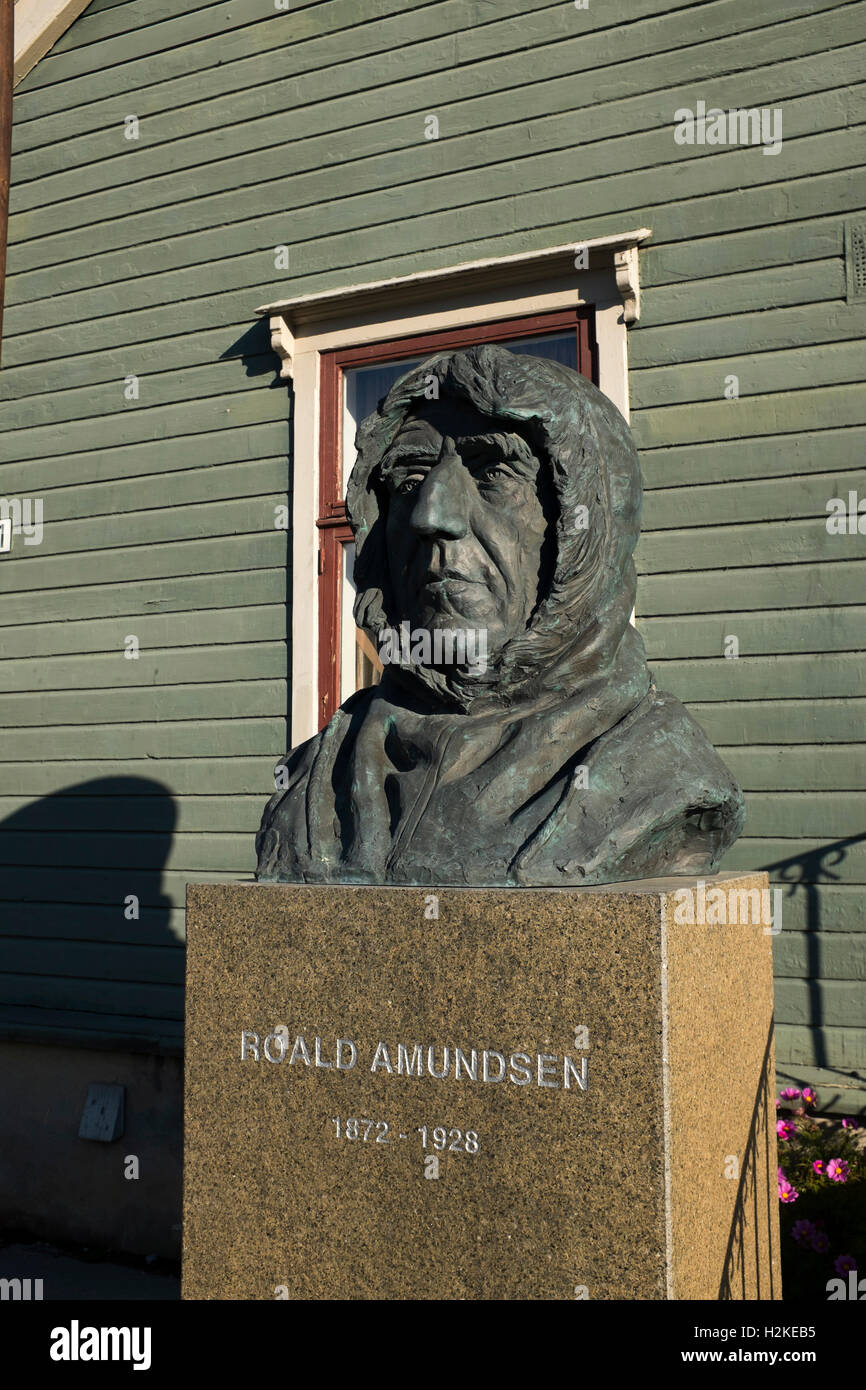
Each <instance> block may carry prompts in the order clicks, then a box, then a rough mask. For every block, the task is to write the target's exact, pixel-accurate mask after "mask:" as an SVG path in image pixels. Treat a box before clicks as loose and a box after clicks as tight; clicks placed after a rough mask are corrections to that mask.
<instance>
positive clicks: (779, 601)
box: [636, 484, 866, 695]
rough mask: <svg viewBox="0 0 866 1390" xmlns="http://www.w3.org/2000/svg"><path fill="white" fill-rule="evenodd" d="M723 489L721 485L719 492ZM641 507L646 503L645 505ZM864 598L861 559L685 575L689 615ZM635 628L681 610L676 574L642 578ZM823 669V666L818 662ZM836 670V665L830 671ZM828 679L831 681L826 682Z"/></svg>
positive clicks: (842, 692) (865, 565)
mask: <svg viewBox="0 0 866 1390" xmlns="http://www.w3.org/2000/svg"><path fill="white" fill-rule="evenodd" d="M721 487H722V485H721V484H720V489H719V490H721ZM645 505H646V500H645ZM864 594H866V560H850V561H848V560H842V559H836V560H834V561H833V562H832V563H829V562H825V563H823V564H816V565H810V564H803V565H794V566H790V565H789V566H788V567H787V568H786V569H785V570H778V569H773V568H772V567H771V566H767V565H761V566H757V565H756V566H748V567H746V568H744V569H736V570H728V572H727V573H726V575H725V579H724V583H720V582H719V576H718V574H716V573H714V572H713V571H712V570H711V571H709V572H708V573H706V574H700V573H695V572H693V573H692V574H690V575H689V607H690V608H691V610H692V612H697V613H717V612H732V613H736V612H748V611H749V610H752V611H754V610H758V609H767V608H812V607H814V608H821V607H836V606H838V605H845V604H849V603H861V602H862V600H863V595H864ZM636 608H637V615H638V623H639V625H640V622H641V620H642V619H644V618H654V617H663V616H665V615H666V614H669V613H680V612H682V609H683V586H682V581H681V580H680V578H679V577H678V576H676V575H670V574H644V575H641V579H640V583H639V585H638V591H637V602H636ZM822 666H823V663H822ZM833 669H834V670H836V671H838V669H839V668H838V663H837V665H836V667H834V668H833ZM831 679H832V678H831ZM826 693H827V694H828V695H853V694H855V693H856V692H855V691H853V690H850V691H847V690H828V691H827V692H826Z"/></svg>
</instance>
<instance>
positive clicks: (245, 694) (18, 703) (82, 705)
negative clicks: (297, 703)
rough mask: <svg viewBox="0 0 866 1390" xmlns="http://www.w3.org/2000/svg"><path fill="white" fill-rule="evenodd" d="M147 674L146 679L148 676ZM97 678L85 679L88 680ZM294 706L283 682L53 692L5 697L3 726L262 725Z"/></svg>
mask: <svg viewBox="0 0 866 1390" xmlns="http://www.w3.org/2000/svg"><path fill="white" fill-rule="evenodd" d="M147 674H148V673H147V671H146V670H145V671H144V672H142V675H147ZM90 679H92V677H89V676H85V680H90ZM287 703H288V693H287V683H286V681H285V679H282V680H271V681H264V680H261V681H260V680H243V679H242V680H235V681H228V680H226V681H223V682H220V683H219V684H206V683H204V682H199V683H197V684H195V685H170V686H162V685H158V684H156V683H154V684H153V685H151V686H144V687H141V686H137V687H134V688H132V689H129V690H99V689H97V688H95V687H88V686H85V687H84V689H83V690H78V691H65V690H53V691H48V692H39V693H37V694H33V693H29V694H26V695H0V721H2V723H4V724H5V725H6V727H7V728H18V729H27V728H31V727H33V726H39V725H46V724H48V725H51V726H52V727H54V728H58V727H61V726H63V727H71V726H74V725H77V724H86V725H91V724H95V723H99V724H106V725H107V724H130V723H141V722H143V721H145V720H148V719H153V720H155V719H166V720H172V719H194V718H196V717H199V718H201V719H256V718H266V717H268V716H275V717H279V716H280V715H281V714H282V713H283V712H284V710H285V709H286V706H287Z"/></svg>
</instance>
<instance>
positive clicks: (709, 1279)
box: [183, 875, 781, 1300]
mask: <svg viewBox="0 0 866 1390" xmlns="http://www.w3.org/2000/svg"><path fill="white" fill-rule="evenodd" d="M711 885H712V886H714V887H721V889H722V890H723V894H722V897H723V898H725V899H726V901H727V906H726V907H725V921H724V922H720V921H719V920H718V919H719V915H720V914H719V911H718V910H716V912H715V913H706V912H704V913H703V916H705V917H710V918H711V919H713V920H711V921H702V920H701V917H702V912H701V906H702V905H703V904H705V903H706V890H704V898H703V899H702V898H701V891H702V890H701V889H700V887H699V885H698V884H697V882H696V881H695V880H685V879H676V880H661V879H656V880H652V881H647V882H641V883H629V884H615V885H611V886H610V887H609V888H602V889H558V890H557V889H511V890H509V889H459V888H441V889H436V890H434V889H426V888H378V887H376V888H374V887H359V888H351V887H305V886H294V885H286V886H283V885H258V884H243V883H238V884H218V885H217V884H192V885H190V887H189V891H188V912H187V931H188V976H187V1022H186V1137H185V1165H184V1265H183V1296H184V1297H185V1298H187V1299H274V1298H289V1299H311V1300H315V1299H393V1300H404V1299H447V1300H451V1299H466V1300H499V1299H508V1300H510V1299H514V1300H522V1299H569V1300H571V1299H575V1298H577V1299H584V1298H589V1299H670V1298H673V1299H690V1298H706V1299H719V1298H746V1299H754V1298H761V1299H766V1298H779V1297H780V1296H781V1285H780V1275H779V1255H778V1202H777V1195H776V1163H777V1160H776V1144H775V1125H774V1122H775V1110H774V1104H773V1046H772V1005H773V999H772V964H771V953H770V944H771V936H770V934H769V931H768V928H769V925H770V923H769V920H768V918H767V915H766V899H764V900H763V909H764V910H763V913H761V912H760V910H756V906H755V905H756V903H758V902H759V901H760V897H761V892H760V890H762V889H765V888H766V876H765V875H752V876H748V877H743V876H736V875H720V876H718V877H716V878H715V879H711V880H708V881H707V888H709V887H710V886H711ZM684 888H685V889H689V890H693V893H694V898H693V901H694V903H695V905H696V907H697V911H695V912H694V913H693V914H692V915H693V916H695V917H697V918H698V920H697V921H694V922H689V921H688V915H689V914H688V910H687V900H686V899H685V898H683V896H682V892H681V891H679V896H677V897H675V896H674V895H675V894H676V893H677V892H678V890H683V889H684ZM719 901H721V898H720V899H719ZM683 903H686V910H685V911H683V910H682V904H683ZM731 904H734V905H735V906H734V907H731ZM747 905H749V910H748V911H747V912H746V906H747ZM756 911H757V916H756ZM744 912H746V915H747V916H748V917H749V921H748V922H746V923H745V924H743V922H742V917H743V915H744ZM731 916H735V917H736V918H737V920H736V923H733V922H732V921H731V920H730V918H731Z"/></svg>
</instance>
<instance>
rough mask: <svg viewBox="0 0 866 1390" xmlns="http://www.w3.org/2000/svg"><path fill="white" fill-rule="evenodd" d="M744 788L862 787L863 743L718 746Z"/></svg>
mask: <svg viewBox="0 0 866 1390" xmlns="http://www.w3.org/2000/svg"><path fill="white" fill-rule="evenodd" d="M719 752H720V753H721V755H722V757H723V758H724V760H725V762H726V763H727V764H728V766H729V767H730V769H731V771H732V772H733V773H734V776H735V777H736V778H737V779H738V781H739V782H740V785H741V786H742V787H744V788H745V790H746V791H753V792H754V791H799V790H800V789H801V788H803V787H805V786H806V784H807V783H808V785H809V787H810V788H811V789H812V790H813V791H816V792H817V791H831V790H834V789H838V790H851V791H858V790H861V789H862V788H863V787H866V743H857V742H852V743H848V744H845V745H843V746H838V747H837V746H834V745H833V744H821V745H820V746H819V745H814V744H813V745H810V744H801V745H799V746H797V745H795V746H793V747H789V746H788V745H777V746H775V747H774V746H773V745H772V744H770V745H768V746H765V747H757V748H743V747H719Z"/></svg>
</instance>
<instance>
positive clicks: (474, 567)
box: [381, 399, 552, 656]
mask: <svg viewBox="0 0 866 1390" xmlns="http://www.w3.org/2000/svg"><path fill="white" fill-rule="evenodd" d="M381 474H382V478H383V480H384V482H385V484H386V486H387V489H388V494H389V501H388V517H387V523H386V540H387V551H388V564H389V570H390V575H391V582H392V587H393V591H394V593H395V595H396V596H397V601H398V603H399V605H400V609H401V611H400V618H401V620H402V619H408V620H409V622H410V623H411V624H412V627H413V628H426V629H428V630H430V631H433V630H435V629H436V628H454V629H459V628H474V629H476V630H478V629H486V632H487V648H488V651H489V652H490V654H491V656H492V655H494V654H495V653H496V652H498V651H500V650H501V649H502V647H504V646H505V644H506V643H507V642H508V641H510V640H511V638H512V637H514V636H516V635H517V634H518V633H519V632H521V631H523V629H524V628H525V627H526V624H527V623H528V621H529V618H530V616H531V614H532V611H533V609H534V608H535V605H536V603H537V601H538V594H539V584H540V582H541V580H542V578H543V570H544V569H545V546H544V542H545V537H546V535H547V531H548V524H549V520H550V515H551V511H552V502H551V497H550V495H549V493H550V488H549V484H548V481H547V478H546V472H545V470H544V469H543V468H542V467H541V464H540V462H539V460H538V459H537V458H536V457H535V455H534V454H533V453H532V451H531V449H530V447H529V445H528V444H527V443H526V441H525V440H524V439H523V438H522V437H521V436H520V435H518V434H514V433H511V432H510V431H509V430H508V428H507V426H504V425H501V424H499V423H497V422H494V421H492V420H490V419H488V418H487V417H486V416H484V415H482V414H480V413H479V412H478V411H477V410H475V409H474V408H473V407H471V406H469V405H468V404H464V403H462V402H458V401H454V400H446V399H443V400H440V401H431V402H430V403H429V404H427V405H420V406H418V408H417V409H416V410H415V411H414V412H413V413H412V414H411V415H409V416H408V417H407V419H406V420H405V421H404V423H403V425H402V427H401V428H400V430H399V432H398V434H397V435H396V437H395V438H394V440H393V442H392V444H391V446H390V448H389V449H388V451H387V453H386V454H385V457H384V459H383V461H382V465H381Z"/></svg>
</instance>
